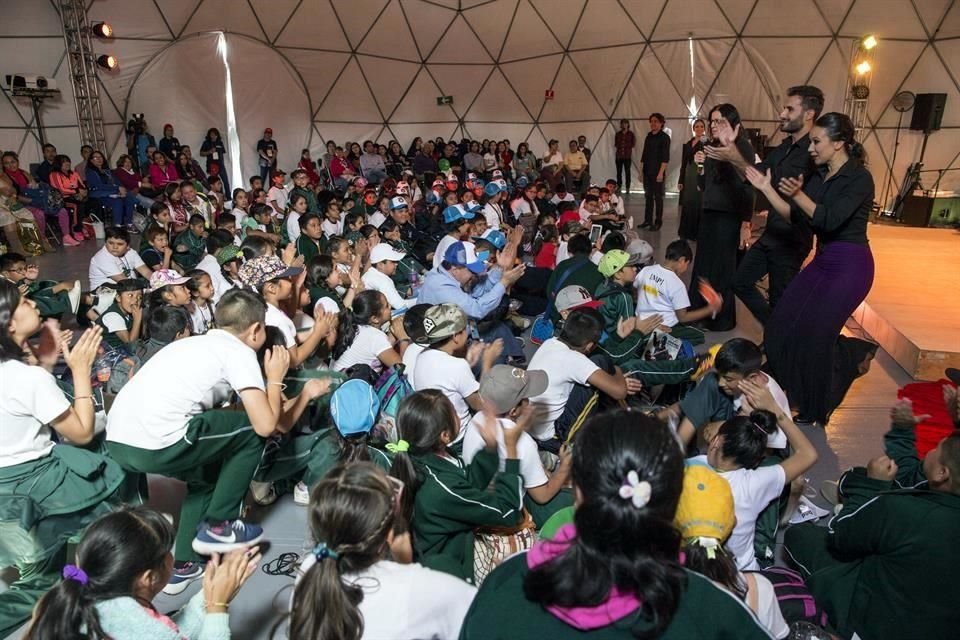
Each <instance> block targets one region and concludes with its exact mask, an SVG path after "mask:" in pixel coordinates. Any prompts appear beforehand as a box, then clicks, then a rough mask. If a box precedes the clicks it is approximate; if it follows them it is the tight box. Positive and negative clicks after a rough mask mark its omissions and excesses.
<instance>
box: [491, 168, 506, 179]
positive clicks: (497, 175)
mask: <svg viewBox="0 0 960 640" xmlns="http://www.w3.org/2000/svg"><path fill="white" fill-rule="evenodd" d="M490 177H491V178H493V179H494V180H496V179H497V178H502V177H503V171H500V169H494V170H493V173H491V174H490Z"/></svg>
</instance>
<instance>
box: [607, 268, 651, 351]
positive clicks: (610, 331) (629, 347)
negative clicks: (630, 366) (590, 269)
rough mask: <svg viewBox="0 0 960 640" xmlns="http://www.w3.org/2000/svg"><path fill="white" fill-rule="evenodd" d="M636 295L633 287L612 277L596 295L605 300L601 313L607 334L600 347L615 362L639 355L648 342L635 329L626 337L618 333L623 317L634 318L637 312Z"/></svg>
mask: <svg viewBox="0 0 960 640" xmlns="http://www.w3.org/2000/svg"><path fill="white" fill-rule="evenodd" d="M635 296H636V294H635V293H634V292H633V290H632V289H628V288H627V287H625V286H623V285H619V284H617V283H615V282H614V281H613V280H610V279H607V280H605V281H604V282H603V284H601V285H600V286H599V287H598V288H597V292H596V294H595V296H594V297H595V298H596V299H597V300H602V301H603V304H601V305H600V315H601V316H603V328H604V331H605V332H606V334H607V335H606V338H605V339H604V340H603V342H602V343H601V345H600V349H601V350H602V351H603V352H606V353H607V355H609V356H610V357H611V358H613V361H614V363H615V364H620V363H622V362H624V361H625V360H629V359H631V358H637V357H639V356H640V354H641V353H642V347H643V344H644V343H645V342H646V337H645V336H644V335H643V334H642V333H640V332H639V331H634V332H633V333H631V334H630V335H628V336H627V337H626V338H621V337H620V336H619V335H617V323H619V322H620V320H621V319H623V318H628V319H629V318H632V317H633V316H634V315H635V313H636V304H635V302H634V299H635Z"/></svg>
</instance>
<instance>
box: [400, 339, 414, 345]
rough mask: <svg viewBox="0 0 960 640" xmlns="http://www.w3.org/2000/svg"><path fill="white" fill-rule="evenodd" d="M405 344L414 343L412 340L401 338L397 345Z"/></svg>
mask: <svg viewBox="0 0 960 640" xmlns="http://www.w3.org/2000/svg"><path fill="white" fill-rule="evenodd" d="M404 342H413V340H411V339H410V338H399V339H397V344H402V343H404Z"/></svg>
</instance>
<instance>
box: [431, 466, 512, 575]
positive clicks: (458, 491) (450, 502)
mask: <svg viewBox="0 0 960 640" xmlns="http://www.w3.org/2000/svg"><path fill="white" fill-rule="evenodd" d="M413 461H414V466H415V467H416V469H417V475H418V477H419V478H420V481H421V483H422V484H421V485H420V488H419V489H417V497H416V500H415V504H414V516H413V533H414V535H413V541H414V549H415V551H416V552H417V555H418V556H419V558H418V560H419V562H420V563H421V564H423V565H424V566H425V567H428V568H430V569H436V570H437V571H444V572H446V573H449V574H451V575H455V576H457V577H458V578H461V579H463V580H466V581H467V582H470V583H472V582H473V535H474V529H476V528H477V527H481V526H500V527H504V526H506V527H509V526H514V525H517V524H519V523H520V521H521V520H522V518H523V479H522V478H521V477H520V461H519V460H507V462H506V467H505V469H504V471H503V472H502V473H497V466H498V463H499V458H498V456H497V452H496V451H493V452H490V451H486V450H484V451H481V452H480V453H478V454H477V455H476V456H475V457H474V458H473V461H472V462H471V463H470V464H469V465H467V464H465V463H464V462H463V460H461V459H460V458H456V459H455V460H449V459H444V458H441V457H440V456H437V455H434V454H427V455H423V456H414V457H413ZM494 476H496V481H495V482H494V486H493V490H492V491H490V490H488V487H489V486H490V481H491V480H492V479H493V477H494Z"/></svg>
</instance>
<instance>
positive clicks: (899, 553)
mask: <svg viewBox="0 0 960 640" xmlns="http://www.w3.org/2000/svg"><path fill="white" fill-rule="evenodd" d="M892 487H893V483H892V482H884V481H881V480H874V479H872V478H868V477H867V474H866V469H864V468H863V467H859V468H856V469H851V470H850V471H848V472H847V473H845V474H844V475H843V477H842V478H841V479H840V491H841V493H842V495H843V498H844V502H843V510H842V511H841V512H840V513H839V514H838V515H837V516H836V517H834V518H833V519H832V520H831V521H830V524H829V534H828V536H827V544H828V547H829V549H830V550H831V552H832V554H833V555H834V557H835V558H837V559H838V562H837V563H836V564H834V565H831V566H828V567H826V568H823V569H820V570H819V571H816V572H815V573H814V574H813V575H811V576H810V578H809V580H808V581H807V585H808V586H809V587H810V590H811V592H812V593H813V596H814V598H816V599H817V601H818V602H820V604H821V605H823V606H824V607H825V608H826V610H827V612H828V614H829V615H830V620H831V622H833V623H834V624H835V626H836V628H837V630H838V631H839V632H840V635H841V636H842V637H844V638H848V637H850V636H852V635H853V633H854V632H856V633H857V634H859V635H860V637H861V638H864V639H867V638H869V639H870V640H882V639H885V638H890V639H891V640H892V639H894V638H896V639H900V638H930V639H933V638H952V637H956V636H957V630H958V629H960V607H958V606H957V603H958V601H960V587H958V583H957V576H960V553H958V552H957V541H958V540H960V495H956V494H951V493H946V492H943V491H930V490H927V489H903V490H899V491H890V489H891V488H892ZM841 559H842V560H845V561H844V562H841V561H839V560H841Z"/></svg>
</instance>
